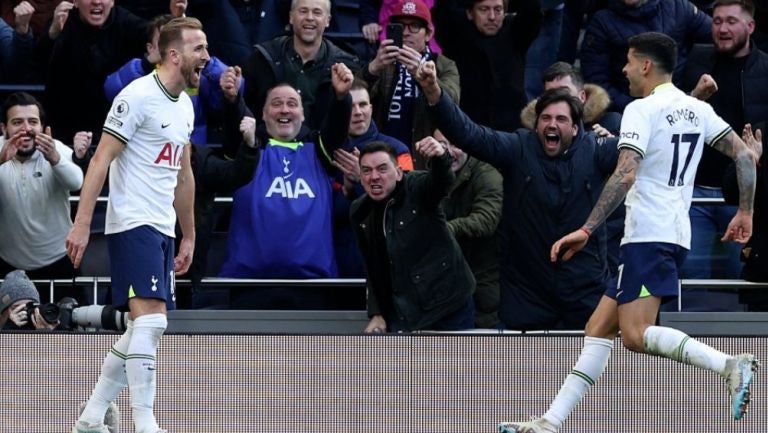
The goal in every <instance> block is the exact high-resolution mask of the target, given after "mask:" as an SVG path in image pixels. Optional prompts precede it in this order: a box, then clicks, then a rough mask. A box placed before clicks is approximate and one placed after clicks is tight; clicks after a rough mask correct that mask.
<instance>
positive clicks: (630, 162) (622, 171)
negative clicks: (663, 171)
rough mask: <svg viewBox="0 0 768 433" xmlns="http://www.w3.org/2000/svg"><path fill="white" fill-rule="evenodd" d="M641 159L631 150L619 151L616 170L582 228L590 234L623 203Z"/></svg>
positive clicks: (633, 181)
mask: <svg viewBox="0 0 768 433" xmlns="http://www.w3.org/2000/svg"><path fill="white" fill-rule="evenodd" d="M642 159H643V157H642V156H641V155H640V154H639V153H637V152H636V151H634V150H632V149H627V148H624V149H621V152H620V153H619V161H618V162H617V164H616V170H614V172H613V174H612V175H611V177H609V178H608V180H607V181H606V182H605V186H604V187H603V192H602V193H600V198H599V199H597V203H595V207H594V208H592V213H590V214H589V218H588V219H587V222H586V223H585V224H584V228H585V229H587V230H589V232H590V233H591V232H594V231H595V229H596V228H597V227H599V226H600V224H602V223H603V222H605V220H606V219H607V218H608V216H609V215H610V214H611V213H613V211H614V210H615V209H616V208H617V207H618V206H619V204H621V202H622V201H624V197H626V195H627V191H629V189H630V188H631V187H632V185H633V184H634V183H635V176H636V175H637V168H638V167H639V166H640V161H641V160H642Z"/></svg>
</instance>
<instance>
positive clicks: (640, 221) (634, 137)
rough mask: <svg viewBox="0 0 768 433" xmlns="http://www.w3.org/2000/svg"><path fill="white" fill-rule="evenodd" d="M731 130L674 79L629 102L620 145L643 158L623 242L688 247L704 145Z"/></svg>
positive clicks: (631, 193) (629, 197)
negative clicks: (682, 89) (694, 182)
mask: <svg viewBox="0 0 768 433" xmlns="http://www.w3.org/2000/svg"><path fill="white" fill-rule="evenodd" d="M730 131H731V127H730V126H728V124H727V123H726V122H725V121H724V120H723V119H721V118H720V116H718V115H717V114H715V111H714V110H713V109H712V107H711V106H710V105H709V104H707V103H706V102H702V101H699V100H698V99H696V98H693V97H691V96H688V95H686V94H685V93H683V92H682V91H680V90H679V89H677V88H676V87H675V86H674V85H672V84H662V85H660V86H658V87H656V89H654V90H653V92H651V94H650V95H648V96H647V97H645V98H642V99H638V100H636V101H633V102H631V103H630V104H629V105H627V108H626V109H625V110H624V115H623V117H622V119H621V136H620V139H619V145H618V146H619V149H621V148H629V149H632V150H635V151H637V152H638V153H639V154H640V155H641V156H642V157H643V160H642V161H641V162H640V165H639V167H638V170H637V177H636V181H635V184H634V185H633V186H632V188H630V189H629V191H628V193H627V198H626V200H625V204H626V206H627V217H626V220H625V224H624V238H623V239H622V240H621V244H622V245H623V244H626V243H629V242H667V243H671V244H677V245H680V246H682V247H683V248H687V249H690V248H691V222H690V218H689V217H688V209H689V208H690V207H691V196H692V195H693V180H694V177H695V176H696V168H697V167H698V165H699V160H700V159H701V154H702V152H703V147H704V145H712V144H713V143H716V142H717V140H719V139H721V138H722V137H724V136H725V135H726V134H728V133H729V132H730Z"/></svg>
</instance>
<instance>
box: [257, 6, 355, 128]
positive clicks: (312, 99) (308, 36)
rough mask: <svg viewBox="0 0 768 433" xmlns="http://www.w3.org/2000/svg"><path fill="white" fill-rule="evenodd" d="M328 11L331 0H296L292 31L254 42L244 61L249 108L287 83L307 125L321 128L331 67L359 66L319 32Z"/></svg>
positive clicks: (327, 21) (259, 105) (330, 94)
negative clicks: (292, 89) (296, 93)
mask: <svg viewBox="0 0 768 433" xmlns="http://www.w3.org/2000/svg"><path fill="white" fill-rule="evenodd" d="M330 11H331V2H330V0H296V1H295V2H293V3H292V6H291V12H290V24H291V27H292V28H293V33H292V34H291V35H290V36H279V37H277V38H275V39H272V40H271V41H267V42H265V43H263V44H258V45H256V48H255V50H254V52H253V54H251V55H250V57H248V59H247V60H245V63H244V66H243V74H244V77H245V103H246V104H247V105H248V108H249V109H250V110H251V111H252V112H253V113H261V112H262V108H263V107H264V101H265V100H266V98H267V91H268V90H269V89H271V88H273V87H275V85H277V84H280V83H288V84H290V85H291V86H292V87H294V88H295V89H296V90H297V91H298V92H299V95H301V100H302V105H303V107H304V117H305V122H306V124H307V126H309V128H310V129H320V127H321V126H322V125H321V122H322V121H323V119H324V118H325V115H326V113H327V112H328V109H329V108H330V106H331V102H332V99H333V98H334V97H335V96H334V92H333V88H332V86H331V78H330V77H331V66H332V65H333V64H334V63H344V64H345V65H347V67H348V68H349V69H351V70H352V72H355V71H356V70H358V69H360V61H359V60H358V59H357V57H355V56H354V55H353V54H350V53H348V52H346V51H344V50H342V49H341V48H339V47H338V46H337V45H335V44H333V43H332V42H331V41H329V40H328V39H326V38H324V37H323V33H324V32H325V29H326V28H327V27H328V26H329V25H330V21H331V12H330Z"/></svg>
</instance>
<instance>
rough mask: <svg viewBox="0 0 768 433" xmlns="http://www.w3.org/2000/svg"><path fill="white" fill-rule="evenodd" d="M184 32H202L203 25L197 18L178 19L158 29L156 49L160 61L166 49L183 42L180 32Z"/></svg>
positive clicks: (163, 57) (166, 51)
mask: <svg viewBox="0 0 768 433" xmlns="http://www.w3.org/2000/svg"><path fill="white" fill-rule="evenodd" d="M184 30H201V31H202V30H203V23H201V22H200V20H198V19H197V18H191V17H180V18H174V19H172V20H170V21H168V22H167V23H165V24H163V26H162V27H161V28H160V38H159V39H158V40H157V48H158V50H159V51H160V59H161V60H165V56H166V54H167V53H168V48H169V47H170V46H171V45H173V44H176V43H178V42H181V41H183V40H184V38H183V37H182V32H183V31H184Z"/></svg>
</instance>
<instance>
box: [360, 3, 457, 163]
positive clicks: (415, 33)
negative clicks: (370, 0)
mask: <svg viewBox="0 0 768 433" xmlns="http://www.w3.org/2000/svg"><path fill="white" fill-rule="evenodd" d="M389 22H390V23H391V24H400V25H402V29H403V43H402V46H397V45H395V41H394V40H392V39H389V38H387V39H385V40H383V41H382V42H381V46H379V50H378V51H377V53H376V57H375V58H374V59H373V60H371V61H370V63H368V65H367V66H365V67H364V68H363V69H362V70H361V71H360V72H359V75H360V76H362V78H363V79H364V80H365V81H366V82H368V84H369V86H370V89H371V92H370V93H371V99H372V102H373V119H374V121H375V122H376V125H378V126H379V128H380V130H381V132H382V133H384V134H386V135H389V136H392V137H395V138H397V139H398V140H400V141H402V142H403V143H405V144H407V145H408V146H412V143H415V142H417V141H419V140H421V139H422V138H424V137H427V136H429V135H430V134H431V133H432V131H434V130H435V126H434V125H433V123H432V121H431V120H430V119H429V117H428V116H427V111H426V100H425V99H424V96H423V95H422V92H421V89H420V88H419V86H418V84H417V83H416V80H415V79H414V76H415V73H416V70H417V69H418V67H419V65H421V64H423V63H424V62H426V61H429V60H431V61H433V62H434V63H435V66H436V68H437V79H438V81H439V83H440V88H442V89H443V90H444V91H445V92H446V93H447V94H448V95H449V96H450V97H451V98H452V99H453V100H454V101H457V102H458V100H459V91H460V86H459V70H458V68H457V67H456V63H454V62H453V60H451V59H449V58H447V57H445V56H443V55H439V54H437V53H433V52H432V51H431V50H430V49H429V47H428V45H427V43H428V42H429V40H430V38H431V37H432V34H433V32H434V28H433V25H432V16H431V14H430V12H429V8H428V7H427V6H426V5H425V4H424V2H423V1H422V0H401V1H400V3H399V4H398V5H397V7H396V8H395V12H394V13H393V14H392V15H391V16H390V17H389ZM411 154H412V155H413V159H414V165H415V167H416V168H417V169H418V168H423V167H424V164H423V163H424V159H423V158H422V157H421V156H420V155H419V154H418V153H417V152H413V149H411Z"/></svg>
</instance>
